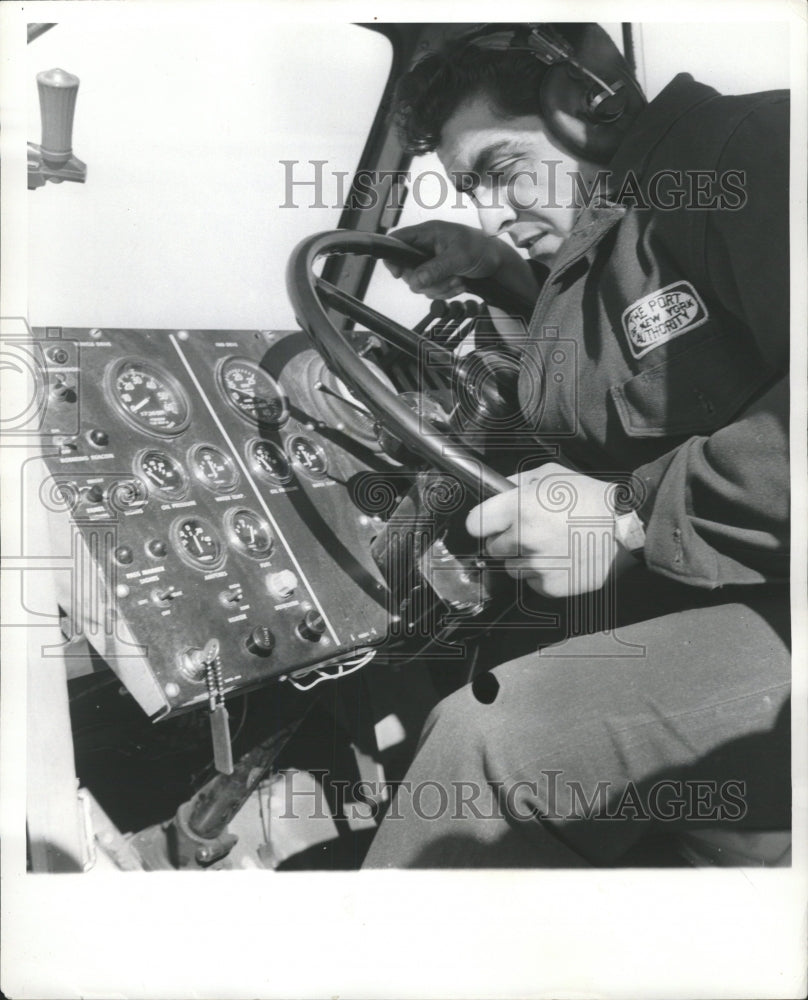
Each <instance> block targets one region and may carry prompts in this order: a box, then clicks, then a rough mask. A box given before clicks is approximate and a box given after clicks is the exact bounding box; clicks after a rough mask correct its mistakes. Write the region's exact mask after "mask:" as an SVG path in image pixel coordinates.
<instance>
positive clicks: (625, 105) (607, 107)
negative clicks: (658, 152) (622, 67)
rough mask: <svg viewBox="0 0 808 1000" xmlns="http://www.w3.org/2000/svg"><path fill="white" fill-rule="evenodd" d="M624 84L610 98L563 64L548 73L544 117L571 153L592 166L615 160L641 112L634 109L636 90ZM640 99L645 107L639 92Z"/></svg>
mask: <svg viewBox="0 0 808 1000" xmlns="http://www.w3.org/2000/svg"><path fill="white" fill-rule="evenodd" d="M620 84H621V86H620V87H619V88H616V89H617V93H615V94H609V93H608V92H606V91H604V90H603V89H602V88H601V87H599V86H598V85H597V84H595V85H593V84H592V82H591V80H589V79H587V78H586V77H584V76H583V75H582V74H580V73H579V72H577V71H575V70H574V68H573V67H569V66H567V65H561V64H559V65H556V66H551V67H550V68H549V69H548V70H547V72H546V73H545V75H544V79H543V80H542V83H541V89H540V91H539V106H540V108H541V117H542V120H543V121H544V123H545V125H546V127H547V128H548V130H549V131H550V132H551V133H552V134H553V136H554V137H555V138H556V139H557V140H558V142H559V143H560V144H561V145H562V147H563V148H564V149H565V150H567V152H569V153H572V154H573V155H574V156H577V157H579V158H580V159H583V160H588V161H589V162H590V163H608V162H609V160H611V158H612V157H613V156H614V154H615V153H616V152H617V147H618V146H619V145H620V143H621V142H622V139H623V135H624V132H625V129H626V128H627V126H628V124H629V123H630V121H631V118H632V117H633V112H634V111H635V110H638V109H639V108H636V109H635V108H634V107H633V105H634V103H636V102H635V101H632V95H634V94H635V88H630V87H627V86H626V85H625V83H624V81H622V80H621V81H620ZM636 97H637V98H638V99H639V101H640V102H641V104H642V103H644V99H643V98H642V95H641V94H639V92H637V93H636ZM641 104H640V106H641ZM627 110H628V111H629V112H630V114H629V116H628V117H627V118H626V112H627ZM622 119H625V121H622ZM621 125H622V126H623V127H621Z"/></svg>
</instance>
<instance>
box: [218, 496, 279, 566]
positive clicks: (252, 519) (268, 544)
mask: <svg viewBox="0 0 808 1000" xmlns="http://www.w3.org/2000/svg"><path fill="white" fill-rule="evenodd" d="M224 526H225V529H226V531H227V540H228V542H229V543H230V544H231V545H232V546H233V547H234V548H235V549H237V550H238V551H239V552H243V553H244V555H247V556H250V557H251V558H253V559H264V558H266V556H268V555H269V553H270V552H271V551H272V529H271V528H270V526H269V523H268V522H267V520H266V519H265V518H264V517H262V516H261V515H260V514H256V513H255V511H252V510H249V509H248V508H246V507H237V508H234V509H233V510H229V511H228V512H227V513H226V514H225V516H224Z"/></svg>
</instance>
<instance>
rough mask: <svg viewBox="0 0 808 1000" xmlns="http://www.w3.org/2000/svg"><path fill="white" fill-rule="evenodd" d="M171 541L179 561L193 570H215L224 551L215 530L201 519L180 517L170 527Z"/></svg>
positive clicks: (221, 559) (222, 560)
mask: <svg viewBox="0 0 808 1000" xmlns="http://www.w3.org/2000/svg"><path fill="white" fill-rule="evenodd" d="M170 534H171V541H172V543H173V545H174V548H175V549H176V551H177V554H178V555H179V557H180V559H182V561H183V562H185V563H187V564H188V565H189V566H193V567H194V569H217V568H218V567H219V566H221V565H222V563H223V562H224V559H225V557H224V550H223V548H222V543H221V541H220V539H219V536H218V534H217V533H216V529H215V528H214V527H213V525H212V524H211V523H210V522H209V521H207V520H205V518H203V517H180V518H178V519H177V520H176V521H175V522H174V523H173V524H172V525H171V532H170Z"/></svg>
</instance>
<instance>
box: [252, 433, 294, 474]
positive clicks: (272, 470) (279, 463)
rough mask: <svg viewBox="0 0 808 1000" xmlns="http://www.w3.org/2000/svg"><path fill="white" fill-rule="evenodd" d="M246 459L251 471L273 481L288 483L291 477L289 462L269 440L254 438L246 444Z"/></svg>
mask: <svg viewBox="0 0 808 1000" xmlns="http://www.w3.org/2000/svg"><path fill="white" fill-rule="evenodd" d="M246 454H247V461H248V462H249V464H250V468H251V469H252V471H253V472H256V473H258V475H259V476H264V477H265V478H266V479H271V480H272V482H273V483H280V484H283V483H288V482H289V481H290V480H291V478H292V470H291V469H290V468H289V462H288V461H287V460H286V456H285V455H284V453H283V452H282V451H281V450H280V448H279V447H278V446H277V445H275V444H272V442H271V441H261V440H259V439H258V438H254V439H253V440H252V441H250V443H249V444H248V445H247V452H246Z"/></svg>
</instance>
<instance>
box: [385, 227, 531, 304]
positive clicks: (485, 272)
mask: <svg viewBox="0 0 808 1000" xmlns="http://www.w3.org/2000/svg"><path fill="white" fill-rule="evenodd" d="M390 235H391V236H394V237H395V238H396V239H397V240H401V242H402V243H406V244H408V246H411V247H415V249H416V250H420V251H421V252H422V253H424V254H426V255H427V256H428V257H429V258H430V259H429V260H427V261H426V262H425V263H423V264H420V265H419V266H418V267H416V268H408V267H402V266H401V265H400V264H396V263H393V262H391V261H385V267H386V268H387V269H388V270H389V271H390V273H391V274H392V275H393V277H395V278H402V279H403V280H404V281H406V283H407V284H408V285H409V287H410V289H411V290H412V291H413V292H420V293H421V294H423V295H426V296H428V297H429V298H431V299H442V298H451V297H452V296H454V295H459V294H460V293H461V292H463V291H464V290H465V282H464V278H493V279H495V280H496V281H497V282H498V283H499V284H500V285H502V286H503V287H504V288H508V289H510V290H512V291H514V292H516V293H517V294H519V295H521V296H522V297H523V298H525V299H528V300H529V301H533V300H534V299H535V298H536V296H537V295H538V291H539V286H538V284H537V282H536V279H535V278H534V276H533V272H532V271H531V270H530V267H529V265H528V264H527V262H526V261H525V260H524V259H523V258H522V257H521V256H520V255H519V254H518V253H517V252H516V250H514V249H513V248H512V247H509V246H508V244H507V243H505V242H504V241H503V240H501V239H497V238H496V237H492V236H486V235H485V234H484V233H483V232H481V231H480V230H479V229H474V228H472V227H471V226H462V225H459V224H458V223H456V222H440V221H433V222H424V223H421V224H420V225H417V226H406V227H404V228H403V229H397V230H395V232H393V233H391V234H390Z"/></svg>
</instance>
